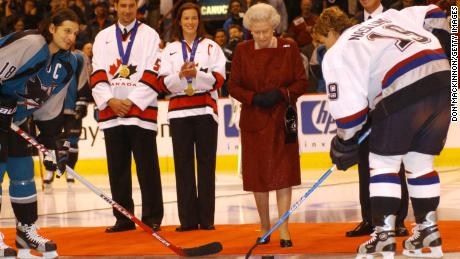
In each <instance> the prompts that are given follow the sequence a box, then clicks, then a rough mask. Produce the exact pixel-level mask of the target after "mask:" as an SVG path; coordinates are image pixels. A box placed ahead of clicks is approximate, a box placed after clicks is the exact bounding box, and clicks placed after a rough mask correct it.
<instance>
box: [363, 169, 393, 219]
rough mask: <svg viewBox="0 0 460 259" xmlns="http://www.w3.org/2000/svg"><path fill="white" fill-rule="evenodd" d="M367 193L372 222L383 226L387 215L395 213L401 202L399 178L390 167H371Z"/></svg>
mask: <svg viewBox="0 0 460 259" xmlns="http://www.w3.org/2000/svg"><path fill="white" fill-rule="evenodd" d="M370 174H371V178H370V184H369V193H370V200H371V208H372V223H373V224H374V226H383V225H384V219H385V217H386V216H388V215H396V214H397V212H398V209H399V206H400V203H401V179H400V177H399V175H398V173H397V172H394V171H392V170H391V169H385V168H382V169H371V172H370Z"/></svg>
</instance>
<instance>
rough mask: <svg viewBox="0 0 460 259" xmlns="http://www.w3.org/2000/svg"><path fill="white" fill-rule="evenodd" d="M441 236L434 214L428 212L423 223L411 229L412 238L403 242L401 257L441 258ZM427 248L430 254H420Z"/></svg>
mask: <svg viewBox="0 0 460 259" xmlns="http://www.w3.org/2000/svg"><path fill="white" fill-rule="evenodd" d="M441 245H442V241H441V235H440V233H439V230H438V224H437V221H436V212H434V211H430V212H428V214H427V215H426V217H425V221H424V222H423V223H421V224H417V225H416V226H415V227H414V228H413V229H412V236H411V237H409V239H407V240H405V241H404V242H403V248H404V249H403V255H405V256H409V257H424V258H441V257H442V256H443V253H442V247H441ZM423 248H428V249H429V250H430V252H425V253H424V252H422V249H423Z"/></svg>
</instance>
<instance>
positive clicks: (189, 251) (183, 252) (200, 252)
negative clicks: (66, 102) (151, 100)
mask: <svg viewBox="0 0 460 259" xmlns="http://www.w3.org/2000/svg"><path fill="white" fill-rule="evenodd" d="M11 129H12V130H13V131H15V132H16V133H18V134H19V135H21V137H23V138H24V139H25V140H26V141H27V142H29V143H30V144H32V145H33V146H34V147H36V148H37V149H38V150H40V151H41V152H42V153H43V154H46V155H49V156H52V157H54V154H53V153H51V152H50V151H49V150H48V149H46V147H45V146H43V145H42V144H40V143H38V142H37V141H36V140H35V139H34V138H33V137H31V136H30V135H29V134H27V133H26V132H24V131H23V130H22V129H20V128H19V127H18V126H17V125H16V124H14V123H11ZM66 170H67V173H70V174H71V175H72V176H73V177H75V178H76V179H77V180H78V181H80V182H81V183H82V184H83V185H85V186H86V187H88V189H90V190H91V191H93V192H94V193H96V194H97V196H99V197H101V198H102V199H103V200H105V201H106V202H107V203H109V204H110V205H112V207H113V208H114V209H116V210H118V211H119V212H120V213H121V214H123V215H125V217H127V218H128V219H129V220H131V221H133V222H134V223H136V224H137V225H138V226H139V227H141V228H142V229H143V230H144V231H145V232H147V233H149V234H150V235H152V236H153V237H154V238H156V239H157V240H158V241H160V242H161V243H162V244H163V245H165V246H166V247H167V248H169V249H171V250H172V251H173V252H174V253H176V254H177V255H180V256H204V255H211V254H216V253H218V252H220V251H222V244H221V243H219V242H213V243H209V244H206V245H203V246H199V247H192V248H181V247H178V246H175V245H173V244H171V243H170V242H169V241H167V240H166V239H165V238H163V237H162V236H160V235H159V234H158V233H157V232H155V231H154V230H153V229H152V228H151V227H149V226H147V225H146V224H144V223H143V222H142V221H141V220H140V219H138V218H137V217H136V216H134V215H133V214H131V213H130V212H129V211H128V210H126V209H125V208H123V207H122V206H121V205H120V204H118V203H116V202H115V201H114V200H112V199H111V198H110V197H109V196H107V195H106V194H104V193H103V192H102V191H101V190H99V189H97V187H96V186H94V185H93V184H91V183H90V182H88V180H86V179H85V178H83V177H82V176H80V175H79V174H77V173H76V172H75V171H74V170H73V169H72V168H70V167H69V166H66Z"/></svg>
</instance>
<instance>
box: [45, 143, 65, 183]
mask: <svg viewBox="0 0 460 259" xmlns="http://www.w3.org/2000/svg"><path fill="white" fill-rule="evenodd" d="M69 147H70V142H69V141H67V140H63V139H60V140H57V141H56V150H49V151H50V153H51V154H54V155H55V157H52V156H50V155H45V157H44V159H43V165H44V166H45V169H46V170H47V171H51V172H54V171H56V175H57V177H60V176H61V175H62V174H64V172H65V169H66V165H67V160H68V158H69Z"/></svg>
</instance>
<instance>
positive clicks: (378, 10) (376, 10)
mask: <svg viewBox="0 0 460 259" xmlns="http://www.w3.org/2000/svg"><path fill="white" fill-rule="evenodd" d="M381 13H383V5H382V4H380V5H379V7H377V9H375V11H374V12H372V13H368V12H367V11H366V10H364V21H367V17H369V15H370V16H371V17H372V18H374V17H375V16H377V15H379V14H381Z"/></svg>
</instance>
